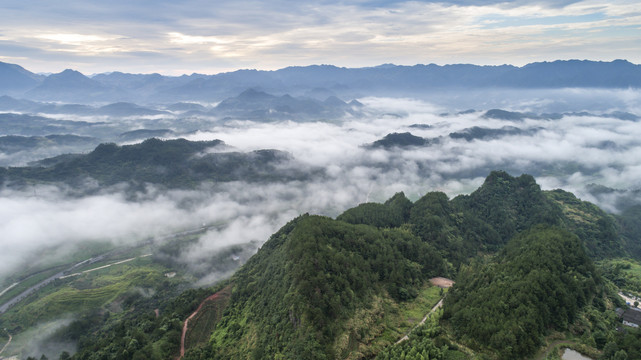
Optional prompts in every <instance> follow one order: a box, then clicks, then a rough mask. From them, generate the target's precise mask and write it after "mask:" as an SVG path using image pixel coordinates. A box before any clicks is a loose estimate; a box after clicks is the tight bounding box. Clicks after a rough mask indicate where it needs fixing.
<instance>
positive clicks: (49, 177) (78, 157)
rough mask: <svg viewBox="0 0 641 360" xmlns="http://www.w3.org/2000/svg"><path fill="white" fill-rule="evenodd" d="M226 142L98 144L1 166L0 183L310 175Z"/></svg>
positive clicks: (277, 154)
mask: <svg viewBox="0 0 641 360" xmlns="http://www.w3.org/2000/svg"><path fill="white" fill-rule="evenodd" d="M225 146H226V145H225V144H224V143H223V142H222V141H220V140H212V141H188V140H185V139H177V140H159V139H156V138H151V139H147V140H145V141H143V142H142V143H140V144H135V145H123V146H119V145H116V144H114V143H106V144H100V145H98V146H97V147H96V148H95V149H94V150H93V151H91V152H90V153H88V154H67V155H60V156H57V157H54V158H49V159H44V160H41V161H39V162H37V163H35V164H33V166H25V167H9V168H1V167H0V184H3V185H5V186H10V187H20V186H22V185H25V184H32V183H66V184H72V185H73V184H84V183H86V182H87V180H88V179H92V181H96V182H97V183H98V184H99V185H100V186H108V185H114V184H117V183H122V182H127V183H131V184H143V183H151V184H156V185H160V186H165V187H169V188H176V187H177V188H190V187H194V186H196V185H197V184H200V183H201V182H202V181H217V182H226V181H235V180H240V179H243V180H246V181H270V180H300V179H303V178H305V177H306V176H307V174H305V173H303V172H302V171H300V170H297V169H296V167H295V166H287V165H288V162H290V161H293V159H292V158H291V156H290V155H289V154H288V153H286V152H282V151H278V150H256V151H252V152H248V153H243V152H235V151H228V150H226V151H217V150H216V149H217V148H224V147H225ZM311 173H312V174H313V173H314V171H312V172H311Z"/></svg>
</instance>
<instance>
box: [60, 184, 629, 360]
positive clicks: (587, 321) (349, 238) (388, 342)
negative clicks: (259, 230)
mask: <svg viewBox="0 0 641 360" xmlns="http://www.w3.org/2000/svg"><path fill="white" fill-rule="evenodd" d="M638 219H639V212H638V210H636V209H632V210H630V211H628V212H626V213H624V214H622V215H620V216H614V215H610V214H607V213H605V212H603V211H602V210H601V209H599V208H598V207H596V206H594V205H592V204H590V203H587V202H583V201H581V200H579V199H577V198H576V197H575V196H574V195H573V194H571V193H568V192H565V191H562V190H554V191H542V190H541V189H540V187H539V186H538V185H537V184H536V182H535V180H534V178H533V177H531V176H529V175H521V176H519V177H512V176H510V175H509V174H507V173H505V172H500V171H496V172H492V173H491V174H490V175H489V176H488V177H487V179H486V180H485V183H484V184H483V185H482V186H481V187H480V188H479V189H477V190H476V191H474V192H472V193H471V194H469V195H463V196H458V197H456V198H453V199H449V198H448V197H447V196H446V195H445V194H444V193H440V192H430V193H427V194H426V195H424V196H423V197H421V198H420V199H418V200H417V201H415V202H412V201H410V200H409V199H408V198H407V197H406V196H405V195H404V194H403V193H398V194H396V195H394V196H393V197H392V198H390V199H389V200H388V201H386V202H385V203H382V204H376V203H365V204H361V205H359V206H357V207H355V208H352V209H349V210H347V211H345V212H344V213H343V214H341V215H339V216H338V217H337V218H336V219H331V218H328V217H323V216H315V215H308V214H305V215H301V216H299V217H297V218H296V219H294V220H292V221H290V222H289V223H288V224H287V225H285V226H283V227H282V228H281V229H280V230H279V231H278V232H277V233H275V234H274V235H272V236H271V237H270V239H269V240H268V241H267V242H265V243H264V244H263V246H262V247H261V248H260V250H259V251H258V252H257V253H256V254H255V255H254V256H253V257H252V258H251V259H249V261H248V262H247V263H246V264H244V265H243V266H242V267H241V268H240V270H238V271H237V272H236V273H235V274H234V275H233V276H232V277H231V278H229V279H228V280H225V281H223V282H221V283H219V284H218V285H216V286H215V287H214V288H209V289H199V290H190V291H187V292H184V293H182V295H180V296H178V297H170V298H169V299H161V298H159V297H154V298H153V299H154V300H153V301H152V300H150V299H145V298H142V297H133V298H131V299H130V300H128V302H125V309H129V310H126V314H128V315H127V316H121V318H120V319H119V320H117V321H116V320H113V319H109V317H108V314H109V312H108V311H102V312H98V313H97V314H94V315H93V317H88V318H86V319H84V320H78V321H76V322H74V323H72V324H71V325H70V326H69V328H68V330H66V331H67V332H66V333H65V332H62V333H61V334H58V336H61V338H65V336H66V337H71V338H75V339H79V341H78V345H79V350H78V352H77V353H76V354H74V355H73V356H71V358H74V359H162V358H165V359H166V358H176V357H178V356H179V348H180V340H181V339H180V330H181V326H182V325H183V321H184V320H185V319H186V318H187V317H188V316H189V314H191V313H192V312H193V311H194V310H196V309H197V308H199V305H200V306H201V310H199V314H198V316H197V317H194V318H193V320H191V322H190V323H189V326H190V330H189V331H188V332H187V333H186V353H185V356H184V359H229V358H243V359H245V358H249V359H265V358H270V359H371V358H376V359H454V360H455V359H466V358H479V359H518V358H526V357H529V356H532V355H533V354H535V352H537V351H538V350H539V349H540V348H541V346H543V345H544V344H545V343H546V339H547V337H548V336H551V335H553V334H556V335H554V336H557V337H558V336H559V335H558V334H565V335H561V337H562V338H565V337H568V338H571V339H573V340H572V341H573V342H575V343H580V344H583V345H582V346H587V347H588V348H590V349H594V351H596V352H598V353H600V354H603V358H605V359H607V358H613V357H614V354H619V355H618V356H622V355H621V354H623V353H626V354H627V356H634V355H635V354H639V351H640V350H639V349H638V347H639V346H638V341H637V340H638V339H639V336H641V335H639V332H638V331H636V332H635V331H634V330H628V331H627V332H625V333H619V332H617V331H616V330H615V328H616V326H617V324H619V325H620V323H617V318H616V316H615V315H614V308H615V307H617V306H623V305H624V303H623V302H622V301H621V300H620V299H619V298H618V296H617V295H616V290H615V289H616V288H617V286H622V287H621V288H626V289H630V288H631V286H634V285H635V284H636V283H635V280H634V279H633V278H629V277H626V273H624V272H625V269H626V268H625V266H624V265H621V264H622V263H616V262H613V260H612V259H620V258H622V257H624V256H627V257H629V258H630V259H631V260H630V261H633V262H634V261H638V260H639V248H641V246H640V245H639V243H638V242H639V239H638V235H637V234H636V232H635V230H636V229H637V227H638V225H637V224H638ZM634 259H636V260H634ZM617 264H619V265H617ZM435 276H444V277H450V278H452V279H455V280H456V284H455V285H454V287H453V288H452V289H451V290H450V291H449V292H447V296H445V301H444V307H443V310H442V311H441V310H439V311H436V312H435V313H434V314H432V315H431V316H430V317H426V319H427V321H426V322H425V324H423V325H420V326H417V327H416V328H415V329H414V330H413V331H411V329H412V327H413V325H411V324H407V323H406V322H407V321H406V320H403V319H407V314H408V313H409V310H407V309H415V307H416V306H417V305H416V304H419V303H420V302H421V301H423V300H424V299H425V296H426V294H428V292H429V291H431V290H430V289H431V287H430V286H429V279H430V278H432V277H435ZM626 284H627V285H626ZM432 289H433V288H432ZM160 294H162V292H160V291H159V296H160ZM436 294H438V295H437V296H438V298H440V297H443V295H444V292H443V290H440V293H439V292H437V293H436ZM438 298H437V299H436V300H438ZM205 299H207V300H206V301H204V302H203V300H205ZM426 304H427V303H426ZM434 304H435V302H431V303H430V304H429V305H421V306H424V307H423V308H421V309H420V310H418V312H419V313H420V314H421V316H422V315H423V314H427V313H428V311H429V310H430V308H431V307H432V306H433V305H434ZM413 306H414V307H413ZM154 308H159V309H161V310H160V312H159V314H156V316H154V315H153V309H154ZM134 309H137V310H136V311H134ZM419 318H420V317H419ZM404 322H405V324H404V325H400V324H403V323H404ZM399 326H405V329H407V332H408V333H409V337H408V340H407V341H402V342H400V343H398V344H396V345H395V343H396V342H397V340H399V338H401V337H402V335H403V334H402V333H400V332H398V329H397V328H398V327H399ZM404 332H405V330H404ZM89 338H91V339H93V340H91V341H89V340H88V339H89ZM608 356H610V357H608ZM630 358H633V357H630Z"/></svg>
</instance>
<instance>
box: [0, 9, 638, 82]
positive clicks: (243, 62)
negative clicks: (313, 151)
mask: <svg viewBox="0 0 641 360" xmlns="http://www.w3.org/2000/svg"><path fill="white" fill-rule="evenodd" d="M150 7H153V9H154V11H149V8H150ZM2 14H3V15H0V20H2V23H3V25H4V26H3V28H0V31H1V32H2V38H1V39H0V50H2V52H3V53H5V54H6V55H5V56H12V57H23V56H24V53H21V52H20V51H19V50H17V49H14V51H12V52H9V51H10V50H11V48H10V47H9V46H10V45H11V44H12V43H13V44H21V45H22V46H23V47H25V48H30V49H41V50H42V51H43V52H44V54H43V55H44V57H41V58H37V57H31V56H30V59H29V60H28V61H25V62H22V65H24V66H26V67H27V68H32V70H35V71H54V70H52V67H53V66H57V67H59V68H60V69H64V68H67V67H69V64H70V63H71V64H78V69H79V70H80V71H82V72H84V73H96V72H105V71H113V70H120V71H125V72H144V73H149V72H161V73H166V74H176V75H179V74H180V73H181V72H186V73H192V72H201V73H204V72H205V73H206V72H220V71H226V70H234V69H237V68H260V69H276V68H282V67H285V66H289V65H308V64H312V63H333V64H337V65H341V66H352V67H354V66H370V65H378V64H380V63H389V62H395V63H400V64H415V63H426V62H437V63H461V62H463V63H470V62H471V63H481V64H502V63H506V62H507V63H512V64H519V65H520V64H525V63H528V62H532V61H536V60H552V59H558V58H562V59H567V58H592V59H596V60H613V59H614V58H613V56H614V57H615V58H628V60H631V61H633V62H641V58H639V55H638V54H639V53H640V51H639V45H638V44H639V43H641V42H640V41H639V40H640V39H641V32H640V31H639V26H640V25H641V16H639V4H637V3H634V2H630V1H626V0H615V1H610V2H608V3H596V2H594V1H591V0H586V1H565V0H560V1H554V0H550V1H511V2H502V1H483V2H473V3H472V2H467V1H449V2H448V1H376V2H352V3H344V2H338V1H323V2H317V3H314V4H310V3H305V2H294V1H275V2H271V1H270V2H265V1H240V2H238V1H236V2H232V1H222V2H218V3H217V4H216V6H211V4H210V3H207V2H204V1H201V0H191V1H187V2H180V3H176V2H169V1H159V2H153V4H152V3H150V2H125V1H114V2H110V3H109V5H106V4H100V3H87V2H78V1H72V2H65V4H64V5H59V4H58V6H51V4H50V3H48V2H44V1H36V3H35V4H34V3H30V4H29V6H26V5H16V4H15V3H14V4H11V5H9V4H5V5H3V12H2ZM43 34H44V35H43ZM43 36H44V37H43ZM140 53H143V54H157V55H158V57H157V58H155V59H154V58H146V59H145V61H144V62H142V63H141V64H142V65H141V66H138V65H136V64H135V62H134V63H132V62H131V61H129V60H130V59H136V58H138V55H137V54H140ZM99 54H100V55H102V57H96V55H99ZM56 57H62V59H56ZM87 57H91V59H90V60H89V59H87ZM43 60H50V61H49V62H45V61H43ZM51 60H54V63H52V62H51ZM63 63H66V65H63ZM47 64H48V67H46V66H45V65H47Z"/></svg>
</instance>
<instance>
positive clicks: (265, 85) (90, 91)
mask: <svg viewBox="0 0 641 360" xmlns="http://www.w3.org/2000/svg"><path fill="white" fill-rule="evenodd" d="M640 86H641V65H636V64H632V63H630V62H628V61H625V60H615V61H612V62H597V61H588V60H583V61H580V60H567V61H565V60H564V61H561V60H559V61H554V62H540V63H532V64H528V65H525V66H523V67H516V66H512V65H500V66H477V65H466V64H457V65H445V66H440V65H435V64H430V65H414V66H397V65H381V66H377V67H368V68H341V67H336V66H332V65H313V66H305V67H288V68H284V69H280V70H276V71H257V70H238V71H234V72H229V73H221V74H216V75H203V74H192V75H183V76H163V75H159V74H125V73H121V72H113V73H105V74H98V75H95V76H93V77H88V76H85V75H83V74H81V73H79V72H77V71H74V70H70V69H67V70H65V71H63V72H61V73H58V74H52V75H49V76H43V75H38V74H34V73H32V72H30V71H28V70H26V69H24V68H22V67H21V66H19V65H15V64H8V63H2V62H0V95H10V96H13V97H17V98H22V99H31V100H38V101H62V102H76V103H100V102H102V103H108V102H122V101H127V102H138V103H147V102H154V103H157V102H163V103H170V102H171V103H174V102H176V101H184V100H191V101H203V102H219V101H222V100H224V99H226V98H228V97H229V96H231V95H233V94H238V93H241V92H242V91H245V90H246V89H248V88H253V89H258V90H260V91H265V92H269V93H272V94H277V95H284V94H291V95H294V96H303V95H304V96H306V97H309V98H315V99H317V100H325V99H326V98H328V97H330V96H339V97H342V98H355V97H362V96H381V95H407V94H416V93H429V92H431V91H437V90H438V89H457V88H465V89H469V88H484V87H494V88H521V89H522V88H567V87H572V88H573V87H588V88H628V87H640Z"/></svg>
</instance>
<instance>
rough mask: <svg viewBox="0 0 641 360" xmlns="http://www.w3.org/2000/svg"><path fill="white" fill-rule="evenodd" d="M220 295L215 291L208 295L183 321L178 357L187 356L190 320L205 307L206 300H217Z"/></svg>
mask: <svg viewBox="0 0 641 360" xmlns="http://www.w3.org/2000/svg"><path fill="white" fill-rule="evenodd" d="M218 296H219V293H215V294H214V295H212V296H210V297H208V298H207V299H205V300H203V302H201V303H200V305H198V309H196V311H194V312H193V313H192V314H191V315H189V317H188V318H187V320H185V322H184V323H183V333H182V335H181V337H180V357H179V358H178V359H182V358H183V356H185V339H186V338H187V329H188V328H189V320H191V319H193V318H194V317H195V316H196V315H198V312H199V311H200V310H201V309H202V308H203V306H204V305H205V303H206V302H208V301H212V300H216V299H217V298H218Z"/></svg>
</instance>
